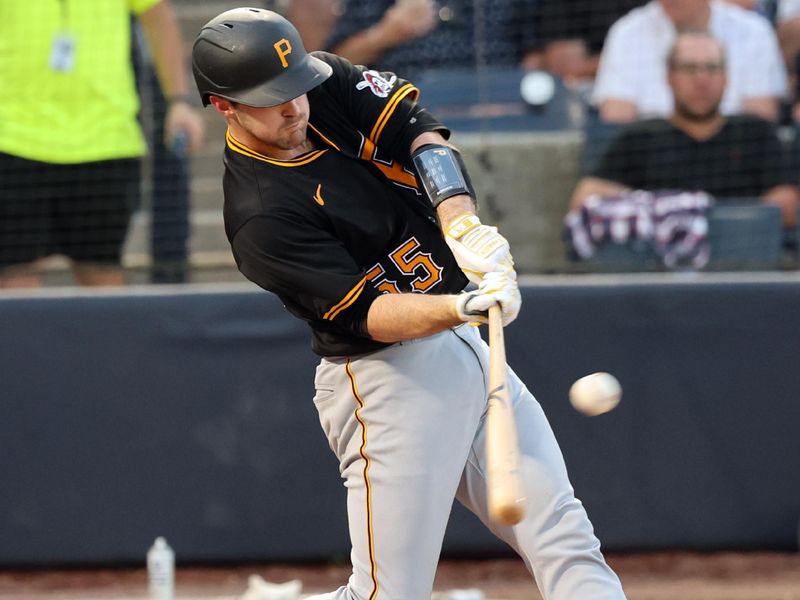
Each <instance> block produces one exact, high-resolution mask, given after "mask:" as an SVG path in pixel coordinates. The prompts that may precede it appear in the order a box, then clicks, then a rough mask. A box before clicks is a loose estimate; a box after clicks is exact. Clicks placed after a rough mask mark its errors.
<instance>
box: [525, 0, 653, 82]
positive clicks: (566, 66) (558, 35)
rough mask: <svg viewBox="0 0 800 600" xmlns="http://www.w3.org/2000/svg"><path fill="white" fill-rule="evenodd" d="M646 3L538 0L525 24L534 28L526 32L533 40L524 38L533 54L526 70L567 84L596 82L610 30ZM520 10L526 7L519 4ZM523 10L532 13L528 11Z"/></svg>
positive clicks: (639, 0)
mask: <svg viewBox="0 0 800 600" xmlns="http://www.w3.org/2000/svg"><path fill="white" fill-rule="evenodd" d="M645 2H647V0H597V1H594V2H588V1H586V2H565V1H564V0H538V4H537V9H536V10H535V14H534V16H533V19H532V20H525V21H523V22H525V23H530V24H531V25H530V27H527V28H526V30H525V32H528V33H530V34H532V37H533V39H531V40H528V39H526V38H523V39H524V44H525V46H526V48H529V50H531V51H532V52H530V53H528V54H527V56H526V61H527V62H526V64H525V65H524V66H529V67H531V68H541V69H544V70H546V71H549V72H551V73H553V74H555V75H558V76H559V77H561V78H562V79H563V80H564V81H565V82H566V83H568V84H569V83H573V82H580V81H585V80H592V79H594V77H595V75H596V74H597V65H598V62H599V61H600V51H601V50H602V49H603V41H604V40H605V37H606V33H607V32H608V29H609V28H610V27H611V25H613V24H614V22H615V21H617V19H619V18H620V17H622V16H623V15H625V14H626V13H627V12H628V11H630V10H631V9H634V8H636V7H639V6H642V5H643V4H644V3H645ZM519 6H520V7H526V6H527V3H526V2H520V3H519ZM521 10H524V11H530V9H529V8H522V9H521ZM524 17H525V15H522V17H521V18H523V19H524ZM524 35H525V33H523V36H524Z"/></svg>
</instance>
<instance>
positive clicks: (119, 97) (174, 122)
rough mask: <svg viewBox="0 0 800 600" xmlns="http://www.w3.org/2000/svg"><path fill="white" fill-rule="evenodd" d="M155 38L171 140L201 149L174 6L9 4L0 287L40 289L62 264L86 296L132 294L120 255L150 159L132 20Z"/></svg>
mask: <svg viewBox="0 0 800 600" xmlns="http://www.w3.org/2000/svg"><path fill="white" fill-rule="evenodd" d="M131 12H133V13H134V14H135V15H137V17H138V19H139V21H140V23H141V24H142V27H143V29H144V31H145V33H146V35H147V38H148V42H149V44H150V47H151V49H152V50H153V55H154V58H155V63H156V66H157V70H158V74H159V79H160V81H161V85H162V87H163V89H164V93H165V95H166V97H167V98H168V99H169V110H168V114H167V117H166V124H165V136H166V137H167V139H168V141H169V142H171V141H172V139H173V138H174V137H175V136H176V134H177V133H178V132H179V131H183V132H186V135H187V137H188V145H189V147H190V148H192V149H194V148H196V147H198V146H199V145H200V143H201V139H202V135H203V124H202V123H203V122H202V120H201V118H200V115H199V113H197V112H196V111H195V110H194V109H192V108H191V106H190V105H189V104H188V103H187V98H189V95H188V85H187V78H186V71H185V64H184V58H183V57H184V53H183V51H182V46H181V39H180V33H179V31H178V27H177V23H176V20H175V16H174V14H173V12H172V8H171V6H170V4H169V2H168V0H160V1H159V0H104V1H103V2H100V3H98V2H93V1H91V0H70V1H69V2H60V1H55V0H50V1H47V2H34V3H31V4H26V3H19V2H12V3H5V4H4V10H3V19H2V20H0V56H2V57H3V59H2V60H0V80H2V81H3V84H4V85H5V86H7V89H9V90H14V93H13V94H7V97H6V98H5V99H4V100H3V102H2V103H0V123H2V124H3V126H2V127H0V173H2V185H1V186H0V287H29V286H37V285H39V284H40V278H39V273H38V269H37V265H36V261H37V260H38V259H41V258H44V257H46V256H49V255H53V254H62V255H65V256H67V257H68V258H70V259H71V260H72V269H73V273H74V275H75V279H76V281H77V282H78V283H80V284H82V285H119V284H122V283H124V275H123V271H122V267H121V252H122V245H123V243H124V240H125V235H126V232H127V228H128V223H129V220H130V216H131V212H132V209H133V208H134V206H135V204H136V202H137V201H138V196H139V180H140V157H141V156H142V154H143V153H144V152H145V144H144V140H143V137H142V132H141V130H140V128H139V125H138V122H137V119H136V114H137V110H138V101H137V97H136V89H135V85H134V77H133V69H132V64H131V37H130V32H131V27H130V15H131Z"/></svg>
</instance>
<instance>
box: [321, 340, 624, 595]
mask: <svg viewBox="0 0 800 600" xmlns="http://www.w3.org/2000/svg"><path fill="white" fill-rule="evenodd" d="M488 358H489V357H488V347H487V346H486V344H485V343H484V342H483V340H482V339H481V338H480V335H479V332H478V330H477V328H476V327H472V326H467V325H463V326H460V327H457V328H454V329H452V330H446V331H443V332H441V333H438V334H435V335H433V336H430V337H427V338H424V339H419V340H412V341H408V342H402V343H398V344H395V345H393V346H391V347H389V348H386V349H384V350H380V351H378V352H375V353H372V354H368V355H365V356H360V357H357V358H352V359H349V358H342V359H323V360H322V361H321V363H320V365H319V366H318V367H317V373H316V378H315V385H316V395H315V397H314V403H315V405H316V407H317V410H318V412H319V418H320V423H321V425H322V428H323V430H324V431H325V435H326V436H327V438H328V442H329V443H330V447H331V449H332V450H333V452H334V454H335V455H336V457H337V458H338V460H339V467H340V471H341V475H342V478H343V479H344V484H345V487H346V488H347V510H348V520H349V528H350V539H351V543H352V552H351V560H352V565H353V574H352V575H351V577H350V580H349V582H348V584H347V585H346V586H343V587H341V588H340V589H339V590H337V591H335V592H331V593H329V594H323V595H319V596H314V597H313V598H314V600H345V599H346V600H427V599H429V598H430V595H431V589H432V586H433V581H434V575H435V573H436V566H437V563H438V559H439V554H440V550H441V545H442V539H443V537H444V533H445V527H446V525H447V521H448V517H449V514H450V509H451V505H452V502H453V498H454V497H456V498H458V500H459V501H460V502H461V503H462V504H464V505H465V506H466V507H467V508H468V509H469V510H471V511H472V512H474V513H475V514H476V515H477V516H478V517H479V518H480V519H481V521H483V523H484V524H486V526H487V527H488V528H489V529H490V530H491V531H492V532H493V533H494V534H495V535H496V536H497V537H499V538H500V539H502V540H504V541H505V542H506V543H508V544H509V545H510V546H511V547H512V548H514V550H516V551H517V553H519V555H520V556H521V557H522V559H523V560H524V561H525V564H526V565H527V567H528V570H529V571H530V572H531V573H532V574H533V576H534V577H535V580H536V583H537V585H538V587H539V590H540V591H541V593H542V595H543V596H544V598H545V600H584V599H585V600H621V599H624V598H625V595H624V593H623V591H622V586H621V584H620V581H619V579H618V578H617V576H616V575H615V573H614V572H613V571H612V570H611V569H610V568H609V567H608V565H607V564H606V562H605V560H604V558H603V555H602V554H601V552H600V542H599V541H598V539H597V538H596V537H595V535H594V532H593V529H592V525H591V523H590V522H589V519H588V517H587V515H586V511H585V510H584V508H583V505H582V504H581V502H580V501H579V500H577V499H576V498H575V496H574V494H573V490H572V486H571V485H570V482H569V479H568V478H567V471H566V468H565V465H564V460H563V458H562V456H561V451H560V450H559V447H558V444H557V442H556V440H555V437H554V436H553V432H552V430H551V428H550V425H549V423H548V422H547V419H546V417H545V415H544V413H543V412H542V409H541V407H540V406H539V403H538V402H537V401H536V399H535V398H534V397H533V396H532V395H531V393H530V392H529V391H528V390H527V389H526V387H525V386H524V384H523V383H522V382H521V381H520V380H519V378H518V377H517V376H516V375H515V374H514V373H513V371H512V370H511V369H510V368H509V373H508V383H509V387H510V393H511V399H512V403H513V405H514V412H515V415H516V420H517V427H518V430H519V438H520V449H521V453H522V473H523V477H524V488H525V493H526V496H527V514H526V517H525V519H524V520H523V521H522V522H521V523H519V524H518V525H515V526H513V527H506V526H499V525H497V524H495V523H493V522H491V521H490V520H489V517H488V514H487V508H486V476H485V464H486V458H485V453H484V442H485V437H484V420H485V417H486V400H487V375H488Z"/></svg>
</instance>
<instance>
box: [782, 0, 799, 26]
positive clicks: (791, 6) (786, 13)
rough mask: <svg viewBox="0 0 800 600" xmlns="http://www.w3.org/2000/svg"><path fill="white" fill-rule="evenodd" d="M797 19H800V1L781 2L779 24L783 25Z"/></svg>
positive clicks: (785, 0) (784, 0)
mask: <svg viewBox="0 0 800 600" xmlns="http://www.w3.org/2000/svg"><path fill="white" fill-rule="evenodd" d="M795 17H800V0H779V1H778V22H779V23H783V22H784V21H788V20H789V19H794V18H795Z"/></svg>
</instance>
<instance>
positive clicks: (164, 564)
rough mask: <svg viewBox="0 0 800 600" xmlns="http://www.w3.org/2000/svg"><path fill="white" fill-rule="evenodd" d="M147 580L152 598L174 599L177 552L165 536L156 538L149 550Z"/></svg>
mask: <svg viewBox="0 0 800 600" xmlns="http://www.w3.org/2000/svg"><path fill="white" fill-rule="evenodd" d="M147 580H148V583H149V587H150V600H173V595H174V592H175V553H174V552H173V551H172V548H170V547H169V544H167V540H165V539H164V538H163V537H158V538H156V541H155V542H153V545H152V546H151V547H150V549H149V550H148V551H147Z"/></svg>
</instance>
